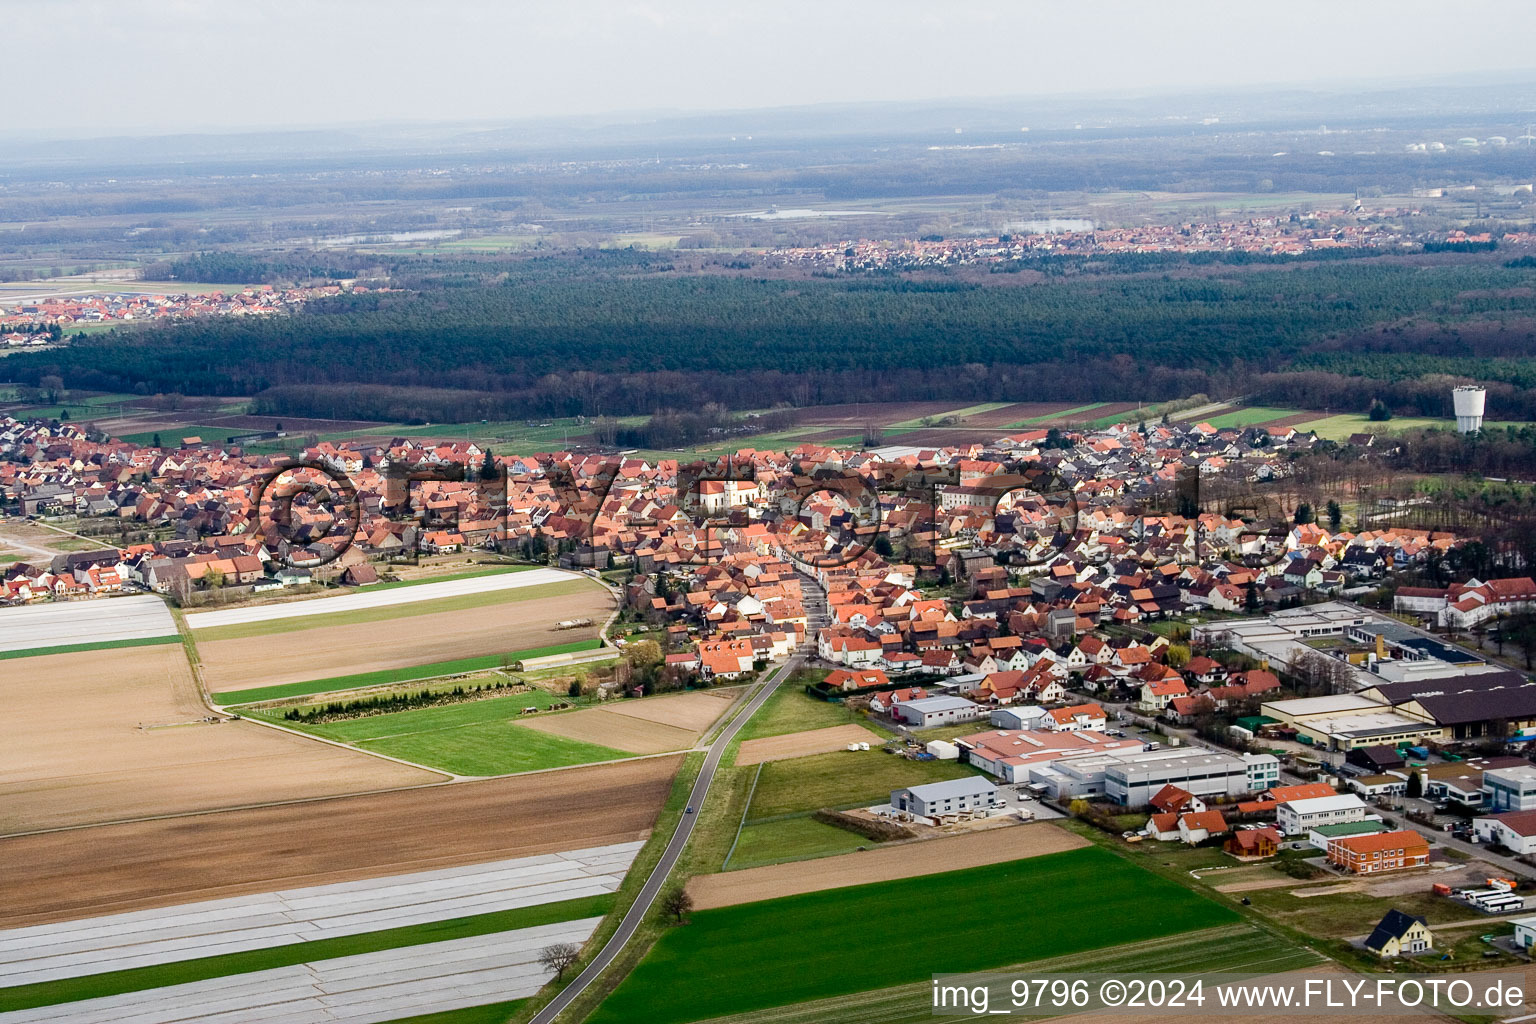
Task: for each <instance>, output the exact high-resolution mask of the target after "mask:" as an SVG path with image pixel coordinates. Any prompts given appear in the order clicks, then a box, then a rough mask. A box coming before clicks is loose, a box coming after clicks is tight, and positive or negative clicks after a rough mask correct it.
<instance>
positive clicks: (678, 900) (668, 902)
mask: <svg viewBox="0 0 1536 1024" xmlns="http://www.w3.org/2000/svg"><path fill="white" fill-rule="evenodd" d="M661 909H662V910H664V911H665V912H667V913H668V914H671V915H672V916H673V917H675V918H677V921H678V923H679V924H681V923H682V921H683V917H684V916H685V915H687V913H688V912H689V911H690V910H692V909H693V897H692V896H690V895H688V890H687V889H684V888H683V887H682V886H678V887H677V888H676V889H673V890H672V891H671V892H669V893H667V894H666V895H665V896H663V897H662V899H661Z"/></svg>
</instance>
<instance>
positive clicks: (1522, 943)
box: [1509, 917, 1536, 950]
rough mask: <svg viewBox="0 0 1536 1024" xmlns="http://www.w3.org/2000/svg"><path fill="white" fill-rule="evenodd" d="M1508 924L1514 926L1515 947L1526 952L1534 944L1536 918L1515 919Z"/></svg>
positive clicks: (1535, 940) (1535, 941) (1535, 939)
mask: <svg viewBox="0 0 1536 1024" xmlns="http://www.w3.org/2000/svg"><path fill="white" fill-rule="evenodd" d="M1509 923H1510V924H1512V925H1514V926H1515V945H1517V946H1519V947H1520V948H1521V949H1526V950H1528V949H1530V948H1531V944H1532V943H1536V917H1517V918H1515V919H1514V920H1512V921H1510V922H1509Z"/></svg>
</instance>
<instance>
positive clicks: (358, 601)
mask: <svg viewBox="0 0 1536 1024" xmlns="http://www.w3.org/2000/svg"><path fill="white" fill-rule="evenodd" d="M581 578H582V577H581V576H580V575H578V574H576V573H569V572H562V571H560V570H558V569H529V570H526V571H523V572H493V573H475V574H472V575H467V576H462V577H459V578H457V579H451V580H439V581H436V582H433V583H418V584H413V585H411V586H408V587H404V586H386V585H380V586H379V587H378V588H377V589H369V590H357V591H352V592H349V593H346V594H341V595H338V596H336V597H319V598H313V599H308V600H298V601H281V602H267V603H262V604H252V605H245V606H242V607H240V608H222V609H219V610H218V611H210V612H191V613H189V614H188V615H187V628H188V629H192V630H200V631H202V635H203V636H206V637H208V638H209V639H219V638H221V637H225V636H251V635H254V633H255V631H240V630H238V629H235V628H233V627H239V626H246V625H250V624H253V623H262V624H265V623H271V622H275V621H278V620H283V619H298V620H302V622H301V623H285V624H284V625H282V626H278V627H276V628H275V629H274V630H273V631H274V632H280V631H283V630H288V629H310V628H314V627H315V626H321V625H327V624H330V623H332V622H356V621H359V619H360V618H361V616H360V615H359V614H358V613H360V612H369V611H374V610H376V609H385V608H388V609H394V608H398V607H399V606H402V605H413V604H423V603H426V602H434V601H442V600H445V599H449V598H462V597H471V596H474V595H480V594H493V593H499V592H501V591H506V590H519V589H522V588H524V587H537V586H543V585H544V584H547V583H565V582H570V581H572V580H579V579H581ZM392 614H395V613H394V612H390V613H388V614H387V615H386V616H384V617H386V618H387V617H389V615H392ZM330 616H340V618H337V619H332V618H330ZM221 629H222V630H224V632H218V631H219V630H221Z"/></svg>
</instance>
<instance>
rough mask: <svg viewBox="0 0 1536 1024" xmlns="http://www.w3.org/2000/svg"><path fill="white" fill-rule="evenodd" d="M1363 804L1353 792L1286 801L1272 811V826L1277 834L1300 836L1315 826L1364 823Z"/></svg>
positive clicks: (1364, 810)
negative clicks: (1273, 822) (1278, 832)
mask: <svg viewBox="0 0 1536 1024" xmlns="http://www.w3.org/2000/svg"><path fill="white" fill-rule="evenodd" d="M1365 814H1366V806H1365V801H1364V800H1361V799H1360V798H1359V797H1358V796H1356V795H1354V794H1353V793H1340V794H1338V795H1337V796H1318V797H1312V798H1311V799H1308V800H1287V801H1285V802H1284V803H1282V804H1280V805H1279V806H1278V807H1276V808H1275V823H1276V824H1277V825H1279V826H1280V834H1281V835H1286V836H1296V835H1303V834H1305V833H1307V832H1310V831H1312V829H1314V828H1316V827H1317V826H1319V825H1343V824H1345V823H1347V822H1351V821H1364V820H1365Z"/></svg>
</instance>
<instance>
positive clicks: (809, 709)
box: [737, 670, 890, 740]
mask: <svg viewBox="0 0 1536 1024" xmlns="http://www.w3.org/2000/svg"><path fill="white" fill-rule="evenodd" d="M825 676H826V673H825V672H819V671H817V672H814V673H812V672H807V671H806V670H801V671H799V672H796V673H795V675H794V678H793V679H791V680H790V681H789V682H786V683H785V684H784V685H783V686H781V687H779V689H778V691H777V692H776V693H775V694H774V695H773V696H772V697H769V698H768V701H767V703H765V704H764V705H763V706H762V707H761V708H759V709H758V712H757V714H755V715H753V716H752V720H751V721H750V722H748V723H747V724H746V725H745V726H743V727H742V730H741V732H740V733H738V734H737V735H738V736H739V737H740V738H741V739H743V740H756V739H762V738H763V737H765V736H783V735H785V734H786V733H792V732H806V731H808V730H811V729H827V728H830V727H832V726H835V725H862V726H864V727H865V728H866V729H868V730H870V731H871V732H872V733H874V734H876V735H877V736H879V737H880V738H881V739H882V740H884V739H887V738H889V736H890V733H888V732H886V731H885V730H884V729H881V728H880V727H879V726H878V725H875V724H874V723H873V722H871V721H869V720H868V719H867V718H865V717H864V716H863V715H860V714H858V713H857V712H854V711H851V710H849V709H848V707H847V706H846V705H843V704H832V703H830V702H828V701H824V700H818V699H817V698H815V697H812V696H810V695H809V694H807V693H806V692H805V691H804V690H803V689H801V685H802V684H803V683H804V682H806V681H819V680H820V679H822V678H825Z"/></svg>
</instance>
